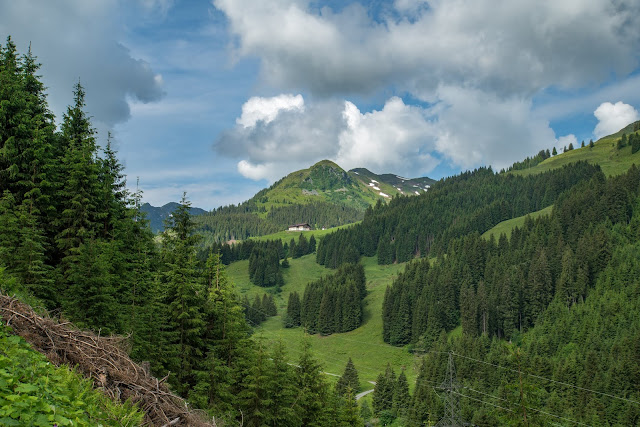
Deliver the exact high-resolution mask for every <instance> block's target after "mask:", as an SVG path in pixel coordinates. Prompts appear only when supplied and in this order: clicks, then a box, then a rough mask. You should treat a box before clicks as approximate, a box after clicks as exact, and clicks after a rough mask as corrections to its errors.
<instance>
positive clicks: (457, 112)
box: [214, 87, 575, 182]
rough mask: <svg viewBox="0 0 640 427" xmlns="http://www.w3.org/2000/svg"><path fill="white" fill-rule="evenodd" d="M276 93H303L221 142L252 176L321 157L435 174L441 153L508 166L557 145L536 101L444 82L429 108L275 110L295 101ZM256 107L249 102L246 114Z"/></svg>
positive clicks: (379, 169) (276, 173)
mask: <svg viewBox="0 0 640 427" xmlns="http://www.w3.org/2000/svg"><path fill="white" fill-rule="evenodd" d="M276 99H288V100H292V99H297V97H293V96H291V95H286V97H285V98H279V97H274V98H271V101H273V102H271V101H269V99H263V100H262V101H263V102H262V103H264V104H265V105H269V106H270V107H269V108H266V109H265V110H264V111H266V112H268V114H266V115H265V117H266V118H267V119H266V120H255V121H254V120H247V121H245V120H242V116H241V118H240V119H238V120H237V123H236V126H235V127H234V128H233V129H230V130H228V131H226V132H224V133H223V134H222V135H221V136H220V137H219V138H218V139H217V140H216V142H215V145H214V147H215V149H216V151H217V152H219V153H221V154H224V155H226V156H228V157H232V158H237V159H239V161H238V163H237V169H238V171H239V172H240V173H241V174H242V175H243V176H245V177H247V178H251V179H254V180H260V179H266V180H268V181H270V182H273V181H275V180H277V179H278V178H281V177H283V176H284V175H286V174H288V173H290V172H292V171H294V170H297V169H303V168H307V167H309V166H310V165H312V164H314V163H315V162H317V161H319V160H322V159H330V160H333V161H335V162H336V163H338V164H339V165H340V166H342V167H343V168H345V169H352V168H356V167H365V168H368V169H371V170H372V171H374V172H376V173H399V174H402V175H403V176H424V175H428V174H429V172H431V171H432V170H433V169H434V168H435V167H436V166H437V165H438V163H439V162H440V161H442V159H444V160H445V161H447V162H448V163H450V164H452V165H455V166H458V167H461V168H463V169H466V168H473V167H477V166H481V165H488V164H490V165H492V166H493V167H494V168H496V169H501V168H504V167H507V166H509V165H511V164H512V163H513V162H514V161H518V160H521V159H522V158H524V157H525V156H526V155H533V154H535V153H537V152H538V151H539V150H542V149H547V148H549V149H550V148H551V147H553V146H554V145H556V144H558V141H557V140H556V136H555V133H554V132H553V130H552V129H551V128H550V127H549V123H548V121H547V120H545V119H543V118H540V117H536V115H535V114H534V113H532V111H531V103H530V102H529V101H527V100H526V99H521V98H511V99H508V100H502V99H500V98H498V97H496V96H490V95H487V94H485V93H483V92H480V91H477V90H462V89H459V88H452V87H442V88H440V89H439V90H438V102H437V103H436V104H434V105H433V106H431V107H428V108H425V107H421V106H416V105H407V104H405V103H404V101H403V100H402V99H401V98H399V97H395V96H394V97H391V98H389V99H388V100H387V101H386V102H385V104H384V106H383V107H382V108H381V109H380V110H373V111H370V112H362V111H360V109H359V108H358V107H357V106H356V105H355V104H354V103H353V102H350V101H345V102H342V103H340V102H335V101H316V102H312V103H307V104H305V103H304V100H303V99H302V97H301V96H300V99H301V100H300V101H299V102H296V104H295V105H299V106H300V108H281V109H274V108H271V107H273V105H280V106H282V105H292V104H293V103H292V102H289V103H284V102H280V101H275V100H276ZM249 104H250V105H249ZM255 105H256V101H255V100H253V101H251V100H250V101H247V104H245V107H247V108H243V113H242V114H243V116H244V115H245V111H253V109H252V108H249V106H255ZM302 106H304V108H302ZM261 111H263V110H261ZM275 111H277V114H276V113H274V112H275ZM252 117H253V116H252ZM247 123H249V124H251V126H245V124H247ZM570 137H571V138H573V140H575V137H574V136H573V135H571V136H570ZM567 138H569V136H568V137H563V138H560V141H561V142H562V143H564V142H566V141H568V139H567Z"/></svg>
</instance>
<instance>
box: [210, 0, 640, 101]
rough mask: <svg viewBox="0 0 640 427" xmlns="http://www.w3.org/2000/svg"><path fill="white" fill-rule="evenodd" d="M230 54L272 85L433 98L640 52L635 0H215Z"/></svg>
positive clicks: (509, 87) (560, 76)
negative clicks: (226, 25) (377, 11)
mask: <svg viewBox="0 0 640 427" xmlns="http://www.w3.org/2000/svg"><path fill="white" fill-rule="evenodd" d="M213 4H214V5H215V6H216V7H217V8H218V9H220V10H222V11H223V12H224V13H225V14H226V15H227V17H228V19H229V22H230V28H231V32H232V33H233V35H235V37H236V49H237V53H238V54H240V55H244V56H257V57H259V58H260V59H261V61H262V68H263V70H262V71H263V74H264V77H265V78H266V79H267V80H268V81H269V82H271V83H272V84H274V85H276V86H277V87H280V88H286V89H291V88H294V89H307V90H310V91H311V92H312V93H314V94H319V95H336V94H337V95H341V94H344V93H354V92H355V93H370V92H375V91H377V90H379V89H380V88H381V87H384V86H386V85H388V84H393V85H397V86H399V87H401V88H402V89H405V90H409V91H411V92H412V93H413V94H415V95H419V96H421V97H422V98H423V99H430V98H431V97H432V96H433V95H434V93H435V91H436V90H437V88H438V86H440V85H443V84H444V85H452V84H453V85H458V84H460V83H461V82H464V83H465V85H466V86H467V87H469V86H471V87H474V88H477V89H482V90H485V91H489V92H493V93H497V94H501V95H506V94H510V95H512V94H531V93H533V92H535V91H538V90H540V89H542V88H545V87H549V86H561V87H569V88H573V87H581V86H582V85H585V84H589V83H593V82H595V81H599V80H601V79H603V78H607V77H608V76H609V74H610V73H612V72H613V73H617V74H621V75H622V74H626V73H628V72H630V71H632V70H633V69H634V67H635V66H636V65H637V62H638V55H639V52H638V49H637V46H638V41H639V40H640V25H639V24H640V3H638V2H637V1H635V0H617V1H615V2H611V1H608V0H574V1H570V2H558V1H556V0H521V1H518V2H513V1H508V0H498V1H496V0H476V1H468V0H446V1H445V0H433V1H429V2H426V1H416V0H397V1H396V2H395V8H394V9H393V10H391V11H390V12H389V13H387V14H383V16H382V18H380V19H379V20H374V19H372V18H371V13H370V12H371V11H370V10H367V9H365V7H363V6H361V5H360V4H358V3H352V4H350V5H349V6H347V7H344V8H343V9H342V10H341V11H340V12H338V13H336V12H333V11H332V10H331V9H330V8H327V7H324V8H314V7H313V6H312V2H311V1H308V0H307V1H305V0H278V1H269V2H265V1H261V0H214V1H213Z"/></svg>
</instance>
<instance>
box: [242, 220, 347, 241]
mask: <svg viewBox="0 0 640 427" xmlns="http://www.w3.org/2000/svg"><path fill="white" fill-rule="evenodd" d="M354 224H357V223H354ZM352 225H353V224H346V225H341V226H339V227H332V228H327V229H325V230H310V231H286V230H284V231H279V232H277V233H273V234H266V235H264V236H258V237H252V238H251V239H253V240H257V241H265V240H282V242H283V243H285V242H286V243H289V241H290V240H291V239H296V240H298V236H300V233H303V234H304V235H305V237H306V238H307V239H309V237H311V236H315V238H316V240H318V239H319V238H321V237H324V236H326V235H327V234H329V233H333V232H334V231H336V230H340V229H341V228H346V227H350V226H352Z"/></svg>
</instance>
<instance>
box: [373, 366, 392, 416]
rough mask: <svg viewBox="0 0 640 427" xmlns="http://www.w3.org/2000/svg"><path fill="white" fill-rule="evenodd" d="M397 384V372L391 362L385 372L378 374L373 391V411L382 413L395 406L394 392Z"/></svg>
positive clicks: (378, 413)
mask: <svg viewBox="0 0 640 427" xmlns="http://www.w3.org/2000/svg"><path fill="white" fill-rule="evenodd" d="M395 385H396V374H395V372H393V369H392V368H391V365H390V364H387V368H386V370H385V372H384V373H383V374H380V375H378V378H377V379H376V385H375V387H374V391H373V402H372V403H373V413H374V414H376V415H380V413H382V412H383V411H390V410H391V409H392V407H393V394H394V390H395Z"/></svg>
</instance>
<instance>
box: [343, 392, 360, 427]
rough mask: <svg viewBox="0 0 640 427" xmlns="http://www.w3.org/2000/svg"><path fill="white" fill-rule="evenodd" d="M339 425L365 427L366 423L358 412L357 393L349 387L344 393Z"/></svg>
mask: <svg viewBox="0 0 640 427" xmlns="http://www.w3.org/2000/svg"><path fill="white" fill-rule="evenodd" d="M338 425H339V426H341V427H342V426H344V427H364V422H363V421H362V418H361V417H360V411H359V410H358V402H357V401H356V395H355V391H354V390H353V389H352V388H351V387H348V388H347V390H346V392H345V393H344V397H343V406H342V408H341V411H340V416H339V419H338Z"/></svg>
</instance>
